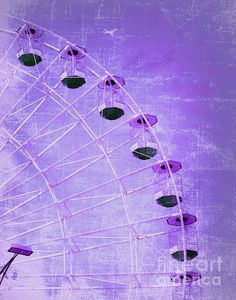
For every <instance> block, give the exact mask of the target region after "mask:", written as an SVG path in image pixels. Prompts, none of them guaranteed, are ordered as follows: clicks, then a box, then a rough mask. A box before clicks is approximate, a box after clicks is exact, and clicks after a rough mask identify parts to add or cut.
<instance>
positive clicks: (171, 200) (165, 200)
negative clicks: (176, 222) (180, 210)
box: [156, 195, 182, 207]
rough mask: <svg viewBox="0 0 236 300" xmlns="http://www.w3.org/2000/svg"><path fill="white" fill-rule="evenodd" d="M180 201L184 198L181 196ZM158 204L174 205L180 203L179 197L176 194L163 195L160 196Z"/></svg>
mask: <svg viewBox="0 0 236 300" xmlns="http://www.w3.org/2000/svg"><path fill="white" fill-rule="evenodd" d="M179 200H180V202H182V198H181V197H179ZM156 201H157V204H159V205H161V206H164V207H174V206H176V205H177V204H178V201H177V197H176V196H175V195H169V196H162V197H160V198H158V199H157V200H156Z"/></svg>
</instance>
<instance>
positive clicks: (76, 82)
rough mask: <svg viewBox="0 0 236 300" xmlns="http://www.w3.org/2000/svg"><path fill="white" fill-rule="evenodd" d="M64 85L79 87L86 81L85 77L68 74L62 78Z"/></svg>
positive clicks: (73, 87) (72, 87) (71, 87)
mask: <svg viewBox="0 0 236 300" xmlns="http://www.w3.org/2000/svg"><path fill="white" fill-rule="evenodd" d="M62 83H63V85H65V86H66V87H68V88H69V89H77V88H79V87H81V86H82V85H84V84H85V83H86V81H85V79H84V78H83V77H79V76H75V75H74V76H66V77H65V78H64V79H62Z"/></svg>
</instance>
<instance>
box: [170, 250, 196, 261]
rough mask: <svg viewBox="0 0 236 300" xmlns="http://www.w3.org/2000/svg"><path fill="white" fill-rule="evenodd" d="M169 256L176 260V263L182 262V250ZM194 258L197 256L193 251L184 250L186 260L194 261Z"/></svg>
mask: <svg viewBox="0 0 236 300" xmlns="http://www.w3.org/2000/svg"><path fill="white" fill-rule="evenodd" d="M171 256H172V257H173V258H174V259H176V260H178V261H182V262H183V261H184V250H179V251H176V252H174V253H172V254H171ZM196 256H198V252H197V251H195V250H188V249H187V250H186V258H187V260H192V259H194V258H195V257H196Z"/></svg>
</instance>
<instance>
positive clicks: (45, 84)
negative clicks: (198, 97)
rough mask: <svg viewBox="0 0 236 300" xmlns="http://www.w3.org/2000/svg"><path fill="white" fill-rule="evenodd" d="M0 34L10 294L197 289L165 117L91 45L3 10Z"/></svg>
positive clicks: (193, 244) (189, 223)
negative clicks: (161, 121) (147, 106)
mask: <svg viewBox="0 0 236 300" xmlns="http://www.w3.org/2000/svg"><path fill="white" fill-rule="evenodd" d="M9 28H10V29H9ZM0 35H1V41H2V43H1V45H0V47H1V53H2V56H1V58H0V61H1V71H0V85H1V90H0V101H1V102H0V103H1V104H0V107H1V110H0V179H1V180H0V202H1V206H0V208H1V209H0V222H1V241H0V249H1V265H2V268H1V271H0V274H1V276H2V277H1V294H2V296H3V297H5V298H3V299H16V298H14V297H16V295H17V297H18V299H20V297H21V295H24V297H26V299H28V298H29V297H34V298H35V299H71V300H73V299H130V300H131V299H132V300H133V299H201V290H200V288H199V286H195V285H194V283H195V282H197V281H199V280H200V278H201V274H200V273H199V272H198V271H197V270H194V268H193V267H192V265H191V263H192V261H194V259H195V258H196V257H198V253H199V249H198V239H197V229H196V224H197V223H196V222H197V218H196V216H195V214H194V213H193V212H192V211H194V207H190V205H189V203H188V199H186V198H185V196H184V181H183V176H182V164H181V162H178V161H176V160H175V159H174V158H171V159H169V158H167V157H166V155H165V151H164V149H163V148H162V145H161V142H160V140H159V138H158V116H156V115H155V114H153V112H143V111H142V110H141V109H140V107H139V105H138V104H137V103H136V102H135V100H134V99H133V98H132V97H131V96H130V94H129V92H128V90H129V87H128V82H126V80H125V78H123V75H122V74H113V73H111V72H109V71H108V70H107V69H106V68H105V67H104V66H102V65H101V64H100V63H99V62H98V61H97V60H96V59H94V58H93V56H92V55H91V54H90V53H89V51H88V50H86V48H84V45H78V44H77V43H73V42H70V41H67V40H66V39H64V38H63V37H61V36H59V35H57V34H55V33H53V32H51V31H49V30H47V29H45V28H42V27H40V26H38V25H36V24H33V23H31V22H27V21H25V20H23V19H19V18H17V17H13V16H9V15H5V14H2V15H1V26H0ZM190 211H191V212H190ZM12 255H13V256H12ZM25 295H26V296H25ZM22 297H23V296H22ZM27 297H28V298H27ZM29 299H30V298H29Z"/></svg>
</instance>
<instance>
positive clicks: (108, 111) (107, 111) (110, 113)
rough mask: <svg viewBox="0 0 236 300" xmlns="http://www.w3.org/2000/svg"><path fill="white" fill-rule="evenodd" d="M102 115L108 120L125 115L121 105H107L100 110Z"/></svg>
mask: <svg viewBox="0 0 236 300" xmlns="http://www.w3.org/2000/svg"><path fill="white" fill-rule="evenodd" d="M100 115H101V116H102V117H103V118H105V119H107V120H111V121H113V120H117V119H119V118H120V117H122V116H123V115H124V110H123V109H122V108H119V107H106V108H104V109H103V110H101V111H100Z"/></svg>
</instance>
